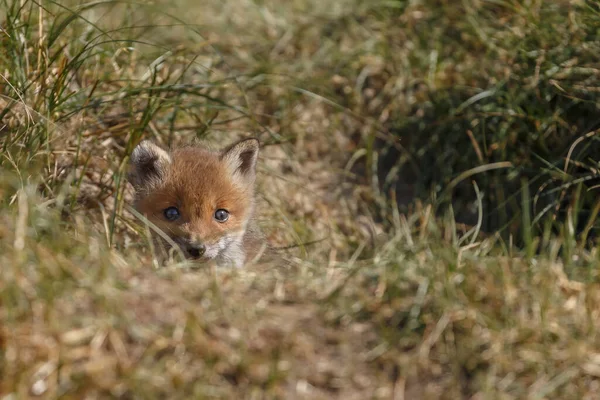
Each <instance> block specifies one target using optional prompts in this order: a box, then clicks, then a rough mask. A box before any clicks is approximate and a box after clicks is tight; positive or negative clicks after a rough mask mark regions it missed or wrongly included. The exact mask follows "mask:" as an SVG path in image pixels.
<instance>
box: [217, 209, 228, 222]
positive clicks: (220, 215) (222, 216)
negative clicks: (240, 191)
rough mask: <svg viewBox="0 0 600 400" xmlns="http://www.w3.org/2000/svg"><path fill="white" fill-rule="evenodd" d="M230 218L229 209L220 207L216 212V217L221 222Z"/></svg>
mask: <svg viewBox="0 0 600 400" xmlns="http://www.w3.org/2000/svg"><path fill="white" fill-rule="evenodd" d="M228 218H229V212H227V210H223V209H222V208H220V209H218V210H217V211H216V212H215V219H216V220H217V221H219V222H225V221H227V219H228Z"/></svg>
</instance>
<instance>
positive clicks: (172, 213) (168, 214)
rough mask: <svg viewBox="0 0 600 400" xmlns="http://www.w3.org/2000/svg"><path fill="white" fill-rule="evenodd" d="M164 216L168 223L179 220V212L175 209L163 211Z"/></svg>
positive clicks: (170, 208)
mask: <svg viewBox="0 0 600 400" xmlns="http://www.w3.org/2000/svg"><path fill="white" fill-rule="evenodd" d="M164 214H165V218H166V219H168V220H169V221H175V220H176V219H177V218H179V210H178V209H177V207H169V208H167V209H165V211H164Z"/></svg>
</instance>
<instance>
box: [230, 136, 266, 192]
mask: <svg viewBox="0 0 600 400" xmlns="http://www.w3.org/2000/svg"><path fill="white" fill-rule="evenodd" d="M259 146H260V145H259V143H258V140H257V139H254V138H251V139H244V140H242V141H240V142H237V143H234V144H232V145H231V146H229V147H228V148H226V149H225V150H223V152H222V153H221V160H223V161H224V162H225V165H227V169H228V170H229V173H230V174H231V175H232V176H233V179H234V180H235V181H237V182H239V183H240V184H242V185H244V186H252V184H253V183H254V179H255V178H256V160H257V159H258V148H259Z"/></svg>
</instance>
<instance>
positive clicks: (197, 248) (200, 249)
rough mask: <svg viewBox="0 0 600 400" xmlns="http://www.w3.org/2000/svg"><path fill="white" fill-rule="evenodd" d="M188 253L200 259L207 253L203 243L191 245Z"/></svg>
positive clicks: (188, 247)
mask: <svg viewBox="0 0 600 400" xmlns="http://www.w3.org/2000/svg"><path fill="white" fill-rule="evenodd" d="M187 252H188V254H189V255H190V257H192V258H200V257H202V256H203V255H204V253H205V252H206V246H205V245H203V244H202V243H190V244H188V245H187Z"/></svg>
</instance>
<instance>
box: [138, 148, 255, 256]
mask: <svg viewBox="0 0 600 400" xmlns="http://www.w3.org/2000/svg"><path fill="white" fill-rule="evenodd" d="M257 155H258V142H257V141H256V140H254V139H250V140H244V141H241V142H238V143H236V144H234V145H232V146H231V147H229V148H228V149H226V150H224V151H222V152H213V151H209V150H206V149H204V148H201V147H191V146H190V147H184V148H180V149H176V150H173V151H172V152H171V153H167V152H165V151H164V150H162V149H160V148H158V147H157V146H155V145H153V144H151V143H149V142H142V143H141V144H140V145H138V147H137V148H136V149H135V150H134V152H133V154H132V170H131V174H130V177H131V178H130V180H131V182H132V183H133V184H134V187H135V188H136V199H135V203H134V207H135V208H136V209H137V210H138V211H139V212H140V213H141V214H143V215H144V216H146V218H147V219H148V220H149V221H150V222H152V223H153V224H154V225H156V226H157V227H158V228H159V229H160V230H162V231H163V232H164V233H165V234H167V235H168V236H169V237H170V238H172V239H173V240H174V241H175V242H176V243H177V244H178V245H179V247H181V248H182V250H183V252H184V254H186V246H188V245H191V244H196V245H202V246H205V247H206V253H205V257H190V258H200V259H201V261H207V260H210V259H215V261H217V263H218V264H233V265H236V266H240V265H241V264H243V262H244V259H245V253H246V250H247V249H245V248H244V246H246V243H248V242H249V240H248V237H246V236H247V234H248V224H249V222H250V220H251V218H252V214H253V209H254V176H255V164H256V157H257ZM169 207H176V208H177V210H178V211H179V214H180V216H179V217H178V219H177V220H176V221H170V220H168V219H167V218H166V217H165V214H164V213H165V210H166V209H168V208H169ZM219 209H223V210H226V211H227V212H228V213H229V218H228V219H227V221H225V222H219V221H217V220H216V219H215V212H216V210H219ZM215 249H216V250H215ZM186 255H188V256H189V254H186Z"/></svg>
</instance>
